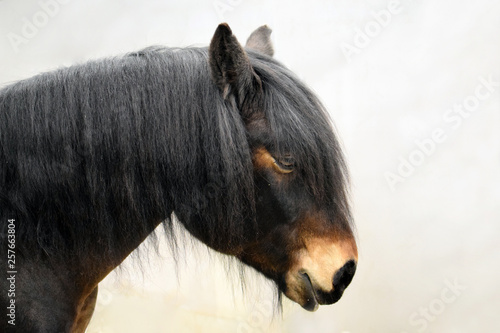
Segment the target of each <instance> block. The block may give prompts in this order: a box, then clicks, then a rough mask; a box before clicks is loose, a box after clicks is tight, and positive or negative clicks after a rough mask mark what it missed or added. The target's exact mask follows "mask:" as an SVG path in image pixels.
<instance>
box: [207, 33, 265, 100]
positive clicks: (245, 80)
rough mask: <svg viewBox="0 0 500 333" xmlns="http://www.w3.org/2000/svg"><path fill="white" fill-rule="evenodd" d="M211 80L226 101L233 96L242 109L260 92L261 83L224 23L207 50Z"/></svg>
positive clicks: (241, 48) (244, 53)
mask: <svg viewBox="0 0 500 333" xmlns="http://www.w3.org/2000/svg"><path fill="white" fill-rule="evenodd" d="M208 59H209V64H210V71H211V74H212V78H213V80H214V81H215V83H216V85H217V86H218V87H219V89H220V91H221V92H222V96H223V97H224V98H227V97H228V96H229V95H231V94H232V95H233V96H234V97H235V98H236V102H237V103H238V106H239V107H240V108H241V107H242V105H243V104H244V102H245V100H247V99H249V97H253V96H255V94H256V93H257V91H259V90H260V89H261V84H262V83H261V81H260V78H259V77H258V76H257V74H256V73H255V72H254V70H253V68H252V65H251V64H250V59H248V56H247V54H246V52H245V50H244V49H243V47H242V46H241V45H240V43H239V42H238V40H237V39H236V37H235V36H234V35H233V33H232V31H231V29H230V28H229V26H228V25H227V24H226V23H222V24H220V25H219V26H218V27H217V30H216V31H215V34H214V36H213V38H212V41H211V42H210V47H209V49H208Z"/></svg>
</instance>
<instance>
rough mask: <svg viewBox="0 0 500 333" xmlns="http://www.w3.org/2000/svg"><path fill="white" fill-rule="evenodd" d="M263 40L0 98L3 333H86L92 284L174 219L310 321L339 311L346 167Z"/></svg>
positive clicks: (349, 237) (312, 102) (30, 82)
mask: <svg viewBox="0 0 500 333" xmlns="http://www.w3.org/2000/svg"><path fill="white" fill-rule="evenodd" d="M270 35H271V29H269V28H268V27H267V26H262V27H260V28H258V29H257V30H255V31H254V32H253V33H252V34H251V35H250V37H249V38H248V40H247V43H246V45H245V46H242V45H241V44H240V43H239V42H238V40H237V39H236V37H235V36H234V35H233V33H232V31H231V29H230V27H229V26H228V25H227V24H225V23H223V24H220V25H219V26H218V27H217V29H216V31H215V33H214V35H213V37H212V40H211V41H210V44H209V46H208V47H200V48H197V47H188V48H167V47H148V48H146V49H143V50H141V51H137V52H132V53H128V54H125V55H122V56H117V57H113V58H106V59H101V60H92V61H89V62H87V63H83V64H76V65H73V66H70V67H66V68H60V69H57V70H54V71H51V72H47V73H42V74H39V75H36V76H34V77H32V78H29V79H25V80H21V81H19V82H16V83H13V84H10V85H8V86H6V87H4V88H2V89H1V90H0V163H1V166H0V231H1V236H2V237H1V240H0V248H1V257H0V267H1V269H2V270H3V271H4V272H5V271H7V278H5V275H4V277H3V278H2V279H0V280H1V281H2V282H1V285H2V294H1V295H0V299H1V308H2V309H3V311H4V312H5V311H6V312H7V317H5V314H3V315H2V317H4V318H3V319H2V320H1V323H0V330H1V331H2V332H7V331H9V330H11V329H17V331H19V332H51V333H53V332H84V331H85V329H86V327H87V325H88V323H89V321H90V319H91V317H92V313H93V311H94V307H95V303H96V297H97V291H98V284H99V282H100V281H101V280H102V279H103V278H104V277H105V276H106V275H108V274H109V273H110V272H111V271H112V270H113V269H114V268H116V267H117V266H119V265H120V263H121V262H122V261H123V260H124V259H125V258H126V257H127V256H128V255H129V254H130V253H131V252H132V251H133V250H134V249H136V248H137V247H138V246H139V245H140V244H141V243H142V242H143V241H145V240H146V238H148V236H149V235H150V234H152V233H153V231H154V230H155V229H156V227H158V226H160V225H163V226H164V230H165V235H166V237H167V239H170V238H171V237H173V236H171V235H172V234H173V232H172V231H173V227H172V225H173V224H172V223H173V221H174V220H177V221H178V222H179V223H180V224H181V225H182V227H183V228H185V229H186V230H187V232H188V233H189V234H190V235H191V236H193V237H194V238H197V239H198V240H200V241H201V242H203V243H205V244H206V245H207V246H208V247H209V248H211V249H213V250H215V251H217V252H220V253H222V254H224V255H227V256H229V257H232V258H235V261H236V262H238V263H243V264H244V265H247V266H250V267H252V268H253V269H255V270H256V271H258V272H260V273H261V274H263V275H264V276H265V277H267V278H268V279H270V280H272V281H273V282H274V285H275V286H276V290H278V293H279V295H280V297H281V295H285V296H286V297H288V298H289V299H291V300H292V301H294V302H296V303H298V304H299V305H300V306H302V307H303V308H304V309H306V310H309V311H314V310H316V309H317V308H318V306H319V305H326V304H332V303H335V302H337V301H338V300H339V299H340V298H341V296H342V294H343V292H344V290H345V288H346V287H347V286H348V285H349V284H350V282H351V280H352V278H353V275H354V272H355V270H356V265H357V260H358V254H357V245H356V241H355V235H354V223H353V218H352V214H351V211H350V203H349V175H348V168H347V165H346V162H345V158H344V156H343V152H342V149H341V145H340V143H339V140H338V138H337V137H338V135H337V134H336V133H335V131H334V127H333V124H332V121H331V119H330V117H329V115H328V113H327V111H326V110H325V107H324V106H323V105H322V104H321V102H320V100H319V99H318V97H316V96H315V94H314V93H313V92H312V91H311V90H310V89H309V88H308V87H307V86H306V85H305V84H304V83H302V82H301V81H300V80H299V79H298V78H297V77H296V76H295V75H294V74H293V73H292V72H291V71H290V70H289V69H287V68H286V67H285V66H284V65H282V64H281V63H280V62H278V61H276V60H275V59H274V57H273V55H274V48H273V45H272V43H271V38H270ZM142 255H144V254H142ZM4 274H5V273H4Z"/></svg>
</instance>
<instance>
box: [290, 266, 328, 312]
mask: <svg viewBox="0 0 500 333" xmlns="http://www.w3.org/2000/svg"><path fill="white" fill-rule="evenodd" d="M285 280H286V283H285V285H284V286H283V287H284V288H283V293H284V294H285V296H286V297H288V298H289V299H291V300H292V301H294V302H295V303H297V304H299V305H300V306H301V307H302V308H304V309H305V310H307V311H311V312H314V311H316V310H318V308H319V304H320V302H319V301H318V297H317V295H316V292H315V290H314V287H313V284H312V282H311V279H310V278H309V275H307V273H296V274H288V276H287V277H286V279H285Z"/></svg>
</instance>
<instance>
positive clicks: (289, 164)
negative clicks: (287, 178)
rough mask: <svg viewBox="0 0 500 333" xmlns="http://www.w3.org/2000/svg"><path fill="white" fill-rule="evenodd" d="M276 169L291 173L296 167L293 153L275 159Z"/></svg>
mask: <svg viewBox="0 0 500 333" xmlns="http://www.w3.org/2000/svg"><path fill="white" fill-rule="evenodd" d="M274 165H275V167H276V168H275V169H276V171H278V172H280V173H290V172H292V171H293V169H294V168H295V160H294V158H293V157H292V156H291V155H284V156H281V157H279V158H275V159H274Z"/></svg>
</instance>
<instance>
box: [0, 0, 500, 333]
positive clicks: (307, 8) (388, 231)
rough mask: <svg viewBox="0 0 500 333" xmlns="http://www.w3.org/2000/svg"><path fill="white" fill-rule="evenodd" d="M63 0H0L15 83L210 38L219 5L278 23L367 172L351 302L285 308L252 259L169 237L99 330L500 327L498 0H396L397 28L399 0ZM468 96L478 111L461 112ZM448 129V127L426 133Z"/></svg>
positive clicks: (237, 20) (113, 300)
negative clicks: (170, 243)
mask: <svg viewBox="0 0 500 333" xmlns="http://www.w3.org/2000/svg"><path fill="white" fill-rule="evenodd" d="M53 1H56V0H52V1H51V0H41V1H26V0H23V1H20V0H1V1H0V84H1V85H5V84H8V83H10V82H14V81H16V80H19V79H22V78H27V77H30V76H32V75H34V74H36V73H39V72H41V71H46V70H50V69H53V68H57V67H60V66H66V65H70V64H73V63H79V62H85V61H86V60H88V59H94V58H99V57H103V56H111V55H117V54H122V53H124V52H128V51H134V50H137V49H140V48H142V47H145V46H147V45H151V44H162V45H168V46H189V45H207V44H208V43H209V41H210V38H211V36H212V33H213V31H214V30H215V28H216V26H217V24H218V23H220V22H222V21H227V22H228V23H229V24H230V26H231V27H232V28H233V31H234V32H235V34H236V35H237V36H238V37H239V39H240V41H245V40H246V38H247V37H248V35H249V34H250V33H251V31H252V30H253V29H255V28H257V27H258V26H260V25H262V24H268V25H269V26H270V27H272V28H273V30H274V32H273V40H274V43H275V48H276V58H277V59H279V60H281V61H282V62H284V63H285V64H286V65H287V66H289V67H290V68H291V69H292V70H293V71H295V72H296V73H297V74H298V75H299V76H300V77H301V78H303V80H304V81H305V82H307V83H308V84H309V85H310V86H311V87H312V88H313V89H314V90H315V91H316V92H317V93H318V95H319V96H320V97H321V99H322V100H323V101H324V103H325V104H326V106H327V107H328V109H329V110H330V112H331V114H332V116H333V118H334V120H335V123H336V127H337V129H338V132H339V133H340V136H341V139H342V142H343V145H344V147H345V151H346V154H347V157H348V161H349V165H350V169H351V172H352V179H353V191H352V201H353V207H354V213H355V218H356V223H357V229H358V241H359V249H360V257H359V267H358V272H357V273H356V276H355V278H354V281H353V283H352V285H351V286H350V287H349V288H348V289H347V291H346V293H345V295H344V297H343V298H342V299H341V300H340V302H339V303H337V304H335V305H332V306H325V307H321V308H320V309H319V310H318V311H317V312H315V313H308V312H306V311H305V310H302V309H301V308H300V307H299V306H297V305H295V304H293V303H291V302H289V301H285V306H284V313H283V315H282V316H281V315H273V310H272V301H273V296H272V293H271V289H270V288H269V286H268V284H267V282H266V281H265V280H264V279H262V278H260V277H259V276H256V275H253V274H252V273H249V275H248V277H247V291H246V293H245V294H242V293H241V292H240V285H239V278H238V274H237V272H236V271H235V270H230V271H229V273H228V274H226V272H225V266H224V260H221V259H220V258H219V256H217V255H213V254H210V255H208V254H207V252H208V251H207V250H206V249H205V248H204V247H203V246H199V245H198V244H196V243H192V242H191V241H190V240H189V238H187V241H186V244H188V246H187V247H186V248H184V250H181V251H180V253H179V254H178V257H179V258H180V259H179V262H178V264H177V265H175V263H174V261H173V259H172V255H171V254H170V253H169V252H168V247H166V246H162V247H161V248H160V256H158V255H157V254H156V253H155V251H154V250H150V252H149V256H143V257H149V258H151V259H150V262H149V263H145V262H143V263H139V264H138V263H137V262H136V263H135V264H133V263H132V262H133V261H127V265H126V267H125V269H123V270H122V271H121V272H120V273H119V274H115V273H113V274H111V275H110V276H109V277H108V278H107V279H106V280H105V281H104V282H103V283H102V284H101V287H100V290H101V293H100V296H99V300H98V305H97V309H96V313H95V315H94V318H93V320H92V322H91V325H90V327H89V329H88V332H102V333H104V332H106V333H109V332H115V333H127V332H238V333H239V332H316V331H317V332H332V333H366V332H381V333H387V332H397V333H401V332H407V333H412V332H440V333H448V332H450V333H452V332H456V333H458V332H460V333H462V332H486V333H488V332H499V331H500V323H499V320H498V314H499V313H500V287H499V280H500V274H499V273H500V267H499V265H500V251H499V250H500V245H499V242H500V223H499V222H500V86H499V85H498V82H499V81H500V1H498V0H496V1H494V0H489V1H488V0H476V1H451V0H448V1H445V0H440V1H431V0H427V1H416V0H415V1H411V0H401V1H396V2H395V3H396V7H397V10H396V13H394V14H392V15H391V16H390V18H389V17H387V16H383V15H382V19H385V22H386V23H384V25H385V26H384V27H381V26H380V25H379V24H378V23H377V21H376V20H375V18H374V13H380V12H381V11H387V9H388V8H389V7H390V2H389V1H370V2H368V1H347V0H342V1H340V0H339V1H326V0H323V1H250V0H220V1H178V2H175V3H174V2H173V1H166V0H157V1H153V0H149V1H148V0H142V1H139V0H106V1H102V0H101V1H98V0H86V1H83V0H64V1H62V0H59V1H58V2H56V3H57V4H58V6H57V7H54V6H52V7H50V6H49V7H47V6H44V5H43V4H45V3H50V2H53ZM63 2H64V3H63ZM44 7H45V8H49V9H45V11H47V10H48V11H49V12H51V13H50V14H51V15H50V16H49V15H47V14H44V9H43V8H44ZM217 8H218V9H217ZM391 8H392V7H391ZM389 21H390V22H389ZM30 23H37V24H38V25H39V27H38V28H36V30H33V29H31V30H29V29H28V28H26V26H28V25H29V24H30ZM23 27H24V30H25V31H24V33H25V35H26V36H27V37H28V38H26V40H24V42H23V43H22V44H19V45H16V44H15V43H13V42H12V41H11V40H9V38H10V39H12V38H13V36H14V35H13V34H15V35H18V36H22V33H23ZM366 29H368V32H369V34H370V35H371V37H368V38H367V39H366V38H365V40H361V39H360V38H362V37H359V31H360V30H366ZM370 29H371V30H370ZM356 38H357V40H355V39H356ZM360 43H361V44H360ZM363 43H364V44H366V45H363ZM347 44H350V45H352V46H356V45H357V46H360V47H359V48H358V49H357V53H356V54H352V56H350V57H346V55H345V54H344V52H343V51H342V47H344V48H345V47H346V45H347ZM484 80H492V81H493V83H494V84H493V85H491V86H488V87H486V86H484V85H483V82H484ZM495 82H496V83H495ZM488 89H490V90H488ZM477 94H479V95H477ZM477 97H480V99H478V98H477ZM475 102H478V103H476V104H474V103H475ZM464 103H465V104H467V103H468V104H467V105H469V106H472V108H473V111H472V112H471V113H470V115H466V118H465V117H461V118H456V119H458V120H454V121H451V120H450V119H449V118H446V115H448V116H449V114H448V112H449V111H448V110H450V109H452V108H453V107H454V105H461V104H464ZM447 119H448V120H447ZM455 121H456V122H455ZM458 121H460V124H459V126H457V124H458ZM454 125H455V126H454ZM437 129H441V131H442V133H444V134H443V135H442V137H444V138H445V140H440V141H442V142H437V143H434V144H432V145H433V146H434V147H431V144H429V143H427V145H426V146H424V148H419V145H418V144H417V142H428V140H429V139H430V138H432V133H433V132H434V131H435V130H437ZM426 140H427V141H426ZM422 149H423V150H424V152H425V150H426V154H425V155H424V153H423V152H422ZM409 158H411V159H412V160H413V161H414V163H413V164H414V166H413V168H414V170H413V172H411V170H408V165H406V166H401V164H402V163H403V162H402V160H408V159H409ZM415 164H419V165H416V166H415ZM398 168H400V169H401V170H400V171H401V172H403V173H404V172H405V171H406V172H407V173H406V174H405V175H404V176H405V177H403V178H401V179H404V182H398V183H397V184H395V185H394V186H392V187H391V186H390V184H389V182H388V181H387V179H386V174H387V173H388V172H390V173H394V174H397V173H398ZM405 168H406V169H405ZM401 179H400V180H401ZM144 251H148V249H144ZM130 263H132V264H130ZM228 275H229V276H228ZM450 285H452V286H453V285H455V287H451V288H453V289H450ZM457 286H458V287H457Z"/></svg>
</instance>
